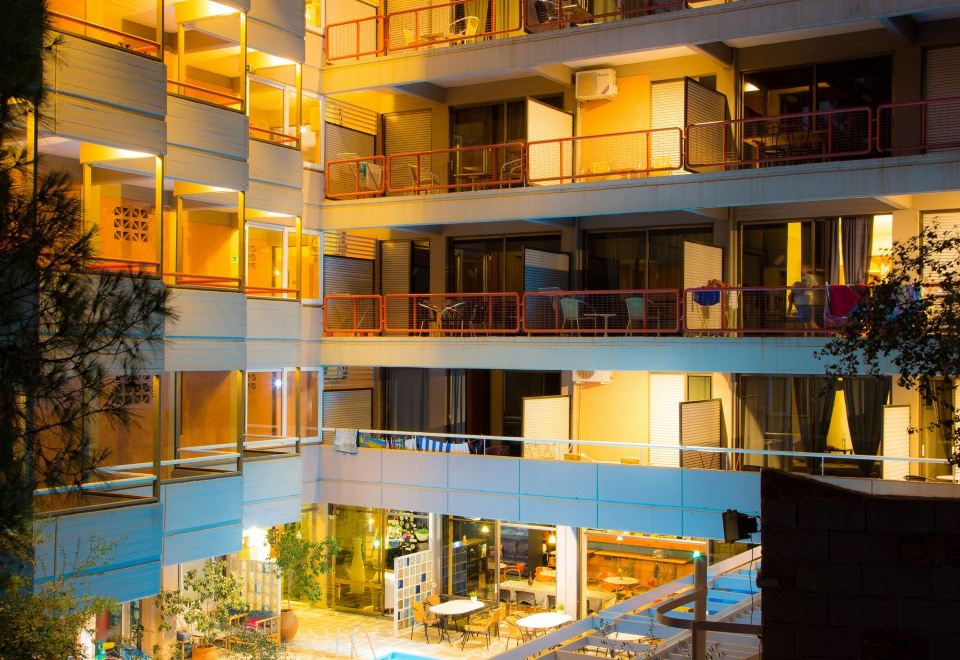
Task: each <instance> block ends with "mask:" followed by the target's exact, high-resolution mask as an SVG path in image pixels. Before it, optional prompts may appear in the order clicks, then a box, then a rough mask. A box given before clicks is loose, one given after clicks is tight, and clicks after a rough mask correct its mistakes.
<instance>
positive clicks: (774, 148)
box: [757, 121, 787, 165]
mask: <svg viewBox="0 0 960 660" xmlns="http://www.w3.org/2000/svg"><path fill="white" fill-rule="evenodd" d="M757 149H758V150H759V152H760V153H759V156H760V160H776V159H779V158H784V157H786V155H787V150H786V148H785V147H784V146H783V145H782V144H780V122H779V121H767V122H764V123H763V133H762V134H761V137H760V141H759V142H758V143H757ZM762 164H763V163H761V165H762Z"/></svg>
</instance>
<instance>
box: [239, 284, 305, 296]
mask: <svg viewBox="0 0 960 660" xmlns="http://www.w3.org/2000/svg"><path fill="white" fill-rule="evenodd" d="M243 292H244V293H255V292H261V293H265V294H267V295H269V294H271V293H284V294H285V293H293V294H296V293H299V292H300V289H285V288H283V287H279V286H245V287H243Z"/></svg>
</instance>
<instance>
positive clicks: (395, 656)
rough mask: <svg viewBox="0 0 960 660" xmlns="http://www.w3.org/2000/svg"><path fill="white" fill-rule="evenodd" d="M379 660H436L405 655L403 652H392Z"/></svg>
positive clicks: (424, 656)
mask: <svg viewBox="0 0 960 660" xmlns="http://www.w3.org/2000/svg"><path fill="white" fill-rule="evenodd" d="M377 660H434V658H431V657H430V656H428V655H414V654H412V653H403V652H402V651H391V652H390V653H388V654H387V655H381V656H380V657H379V658H377Z"/></svg>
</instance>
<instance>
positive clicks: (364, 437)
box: [357, 433, 387, 449]
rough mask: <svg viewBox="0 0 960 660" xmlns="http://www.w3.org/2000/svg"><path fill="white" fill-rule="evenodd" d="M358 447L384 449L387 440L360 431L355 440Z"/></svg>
mask: <svg viewBox="0 0 960 660" xmlns="http://www.w3.org/2000/svg"><path fill="white" fill-rule="evenodd" d="M357 446H358V447H372V448H374V449H386V447H387V441H386V440H384V439H383V438H377V437H374V436H372V435H369V434H367V433H361V434H359V436H358V440H357Z"/></svg>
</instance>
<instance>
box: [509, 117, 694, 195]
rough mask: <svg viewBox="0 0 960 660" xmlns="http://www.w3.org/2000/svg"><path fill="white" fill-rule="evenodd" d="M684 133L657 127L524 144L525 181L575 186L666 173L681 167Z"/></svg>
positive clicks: (675, 129) (677, 129)
mask: <svg viewBox="0 0 960 660" xmlns="http://www.w3.org/2000/svg"><path fill="white" fill-rule="evenodd" d="M682 153H683V131H681V130H680V129H679V128H657V129H652V130H646V131H629V132H626V133H610V134H605V135H584V136H577V137H569V138H558V139H554V140H538V141H536V142H530V143H528V144H527V182H528V183H541V182H557V183H576V182H578V181H589V180H593V179H620V178H631V177H637V176H647V175H650V174H653V173H656V172H669V171H673V170H678V169H680V168H681V167H683V162H682Z"/></svg>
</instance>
